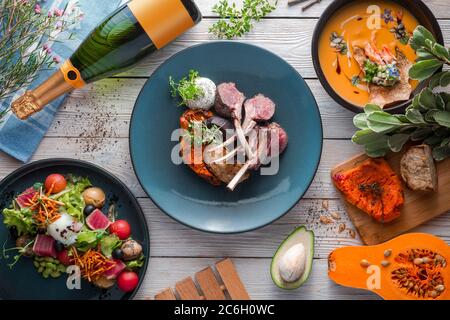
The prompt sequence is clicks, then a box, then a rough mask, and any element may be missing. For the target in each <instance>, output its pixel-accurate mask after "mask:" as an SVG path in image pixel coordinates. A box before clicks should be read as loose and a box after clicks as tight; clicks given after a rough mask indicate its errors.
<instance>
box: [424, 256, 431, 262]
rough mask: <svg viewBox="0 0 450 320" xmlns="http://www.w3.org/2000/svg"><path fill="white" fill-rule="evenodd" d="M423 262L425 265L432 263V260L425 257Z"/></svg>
mask: <svg viewBox="0 0 450 320" xmlns="http://www.w3.org/2000/svg"><path fill="white" fill-rule="evenodd" d="M422 260H423V263H428V262H430V261H431V259H430V258H428V257H424V258H422Z"/></svg>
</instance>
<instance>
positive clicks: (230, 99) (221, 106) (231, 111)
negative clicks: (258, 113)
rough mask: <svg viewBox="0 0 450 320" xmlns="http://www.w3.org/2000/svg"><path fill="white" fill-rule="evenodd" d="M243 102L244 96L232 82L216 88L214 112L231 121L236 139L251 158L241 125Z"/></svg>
mask: <svg viewBox="0 0 450 320" xmlns="http://www.w3.org/2000/svg"><path fill="white" fill-rule="evenodd" d="M244 101H245V96H244V94H243V93H242V92H240V91H239V90H238V89H237V88H236V84H234V83H233V82H229V83H221V84H219V85H218V86H217V94H216V104H215V110H216V112H217V113H218V114H219V115H221V116H223V117H227V118H231V119H233V124H234V127H235V129H236V135H237V138H238V140H239V142H240V143H241V145H242V146H243V147H244V149H245V153H246V154H247V156H248V157H250V158H251V157H253V154H252V151H251V148H250V146H249V145H248V143H247V140H246V138H245V133H244V130H243V129H242V125H241V121H242V105H243V103H244Z"/></svg>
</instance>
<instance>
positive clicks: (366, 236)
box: [331, 152, 450, 245]
mask: <svg viewBox="0 0 450 320" xmlns="http://www.w3.org/2000/svg"><path fill="white" fill-rule="evenodd" d="M403 153H404V152H402V153H391V154H389V155H388V156H387V157H386V160H387V162H388V163H389V164H390V165H391V167H392V169H393V170H394V171H395V172H396V173H397V175H398V176H399V177H400V176H401V175H400V159H401V156H402V154H403ZM367 159H369V157H368V156H367V155H365V154H362V155H359V156H356V157H354V158H352V159H350V160H348V161H346V162H344V163H342V164H340V165H338V166H337V167H335V168H333V170H332V171H331V176H334V175H336V174H339V173H340V172H344V171H346V170H349V169H352V168H355V167H357V166H358V165H360V164H361V163H362V162H364V161H366V160H367ZM436 170H437V175H438V177H439V178H438V189H437V191H435V192H419V191H412V190H410V189H408V188H406V187H404V189H403V192H404V195H405V204H404V205H403V207H402V208H401V215H400V217H399V218H397V219H395V220H394V221H392V222H390V223H386V224H382V223H379V222H377V221H375V220H374V219H373V218H372V217H370V216H369V215H368V214H366V213H364V212H363V211H362V210H360V209H358V208H357V207H355V206H353V205H351V204H350V203H348V202H345V208H346V209H347V210H346V211H347V214H348V215H349V217H350V219H351V221H352V222H353V225H354V226H355V228H356V230H357V231H358V233H359V235H360V236H361V240H362V241H363V242H364V243H365V244H368V245H375V244H379V243H382V242H385V241H387V240H390V239H392V238H394V237H396V236H398V235H400V234H403V233H405V232H407V231H409V230H411V229H413V228H415V227H417V226H419V225H422V224H424V223H425V222H427V221H429V220H431V219H433V218H436V217H438V216H440V215H441V214H444V213H445V212H447V211H448V210H449V209H450V184H449V181H450V159H447V160H445V161H441V162H438V163H436Z"/></svg>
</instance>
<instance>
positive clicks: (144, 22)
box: [128, 0, 194, 49]
mask: <svg viewBox="0 0 450 320" xmlns="http://www.w3.org/2000/svg"><path fill="white" fill-rule="evenodd" d="M128 8H129V9H130V10H131V12H132V13H133V15H134V16H135V17H136V19H137V21H138V22H139V24H140V25H141V26H142V28H143V29H144V31H145V32H146V33H147V35H148V36H149V37H150V39H151V40H152V42H153V43H154V44H155V46H156V47H157V48H158V49H161V48H162V47H164V46H165V45H166V44H168V43H169V42H171V41H173V40H175V38H177V37H178V36H179V35H181V34H183V33H184V32H185V31H186V30H188V29H189V28H191V27H193V26H194V21H193V20H192V18H191V16H190V14H189V12H188V11H187V10H186V8H185V6H184V5H183V3H182V2H181V0H132V1H131V2H130V3H128Z"/></svg>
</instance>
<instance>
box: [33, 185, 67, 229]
mask: <svg viewBox="0 0 450 320" xmlns="http://www.w3.org/2000/svg"><path fill="white" fill-rule="evenodd" d="M27 205H28V206H29V208H30V209H31V210H33V211H34V212H35V214H34V216H33V218H34V220H35V221H36V223H37V225H38V226H39V227H46V226H47V225H49V224H51V223H53V222H55V221H56V220H58V219H59V218H60V217H61V214H59V207H61V206H64V203H62V202H60V201H57V200H54V199H51V198H49V197H48V196H44V195H41V194H40V193H39V192H36V194H35V195H34V196H33V198H31V200H30V201H28V203H27Z"/></svg>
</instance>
